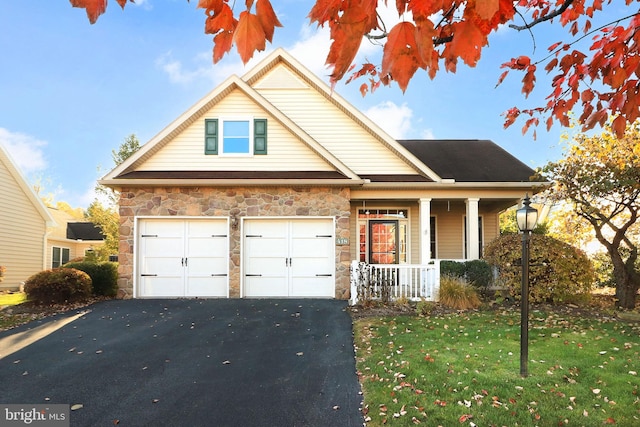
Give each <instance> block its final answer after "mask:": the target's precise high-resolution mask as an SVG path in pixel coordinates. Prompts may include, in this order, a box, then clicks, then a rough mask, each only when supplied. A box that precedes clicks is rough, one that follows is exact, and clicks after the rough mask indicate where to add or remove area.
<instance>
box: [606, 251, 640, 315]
mask: <svg viewBox="0 0 640 427" xmlns="http://www.w3.org/2000/svg"><path fill="white" fill-rule="evenodd" d="M612 261H613V277H614V278H615V281H616V307H618V308H625V309H629V310H632V309H634V308H635V306H636V295H637V293H638V288H639V287H640V276H639V275H638V273H636V271H635V269H634V266H633V265H631V266H629V265H627V263H625V262H624V261H622V258H621V257H620V256H618V257H612Z"/></svg>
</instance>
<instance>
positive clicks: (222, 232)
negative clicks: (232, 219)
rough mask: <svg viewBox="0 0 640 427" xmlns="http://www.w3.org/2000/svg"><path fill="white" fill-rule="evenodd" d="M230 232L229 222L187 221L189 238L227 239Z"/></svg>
mask: <svg viewBox="0 0 640 427" xmlns="http://www.w3.org/2000/svg"><path fill="white" fill-rule="evenodd" d="M227 230H228V224H227V221H224V220H217V221H187V236H188V237H212V236H217V237H222V236H224V237H226V235H227Z"/></svg>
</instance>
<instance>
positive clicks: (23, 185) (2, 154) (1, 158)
mask: <svg viewBox="0 0 640 427" xmlns="http://www.w3.org/2000/svg"><path fill="white" fill-rule="evenodd" d="M0 164H2V165H4V167H5V169H6V170H7V171H8V172H9V175H11V177H12V178H13V180H14V181H15V182H16V184H17V185H18V187H20V189H21V190H22V192H23V193H24V194H25V196H26V197H27V199H28V200H29V202H31V204H32V205H33V207H34V208H35V210H36V211H37V212H38V214H39V215H40V216H41V217H42V219H43V220H44V221H45V223H46V225H47V226H48V227H51V226H55V224H56V222H55V221H54V219H53V217H52V216H51V215H50V214H49V211H47V208H46V207H45V205H44V203H43V202H42V200H40V197H38V196H37V195H36V193H35V192H34V191H33V189H32V188H31V186H30V185H29V184H27V181H26V180H25V179H24V177H23V176H22V174H21V173H20V170H19V169H18V166H17V165H16V164H15V163H14V161H13V159H12V158H11V156H10V155H9V153H8V152H7V151H6V150H5V149H4V147H3V146H2V145H0Z"/></svg>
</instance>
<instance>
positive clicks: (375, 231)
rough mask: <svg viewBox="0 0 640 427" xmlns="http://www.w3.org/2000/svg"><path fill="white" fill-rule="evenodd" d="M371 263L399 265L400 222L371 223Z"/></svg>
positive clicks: (374, 221)
mask: <svg viewBox="0 0 640 427" xmlns="http://www.w3.org/2000/svg"><path fill="white" fill-rule="evenodd" d="M369 262H370V263H371V264H398V221H397V220H371V221H369Z"/></svg>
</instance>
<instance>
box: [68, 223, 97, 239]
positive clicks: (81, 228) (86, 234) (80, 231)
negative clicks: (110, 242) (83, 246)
mask: <svg viewBox="0 0 640 427" xmlns="http://www.w3.org/2000/svg"><path fill="white" fill-rule="evenodd" d="M67 239H72V240H104V234H102V230H101V229H100V227H98V226H97V225H95V224H94V223H92V222H69V223H67Z"/></svg>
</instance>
